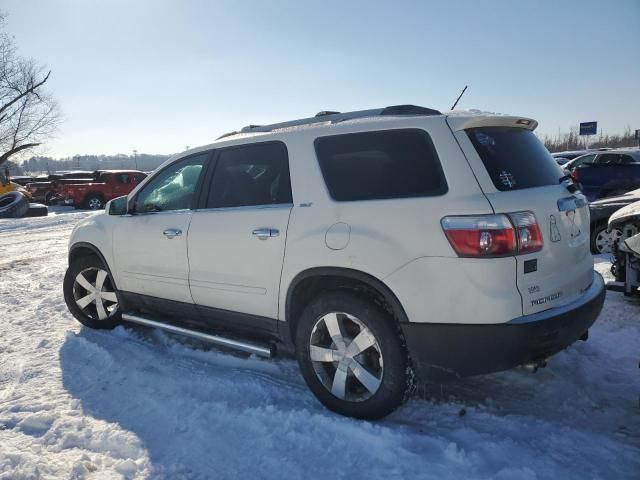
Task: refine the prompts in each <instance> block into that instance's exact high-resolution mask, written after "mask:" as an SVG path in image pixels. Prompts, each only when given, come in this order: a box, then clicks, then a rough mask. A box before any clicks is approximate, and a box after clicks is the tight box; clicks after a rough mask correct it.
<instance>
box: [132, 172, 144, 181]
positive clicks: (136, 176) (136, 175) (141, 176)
mask: <svg viewBox="0 0 640 480" xmlns="http://www.w3.org/2000/svg"><path fill="white" fill-rule="evenodd" d="M145 178H146V175H142V174H141V173H137V174H135V175H134V176H133V181H134V182H135V183H140V182H141V181H142V180H144V179H145Z"/></svg>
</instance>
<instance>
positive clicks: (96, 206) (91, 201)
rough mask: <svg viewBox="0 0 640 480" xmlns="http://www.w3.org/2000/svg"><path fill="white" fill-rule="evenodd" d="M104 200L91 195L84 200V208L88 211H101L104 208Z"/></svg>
mask: <svg viewBox="0 0 640 480" xmlns="http://www.w3.org/2000/svg"><path fill="white" fill-rule="evenodd" d="M104 205H105V203H104V199H103V198H102V195H99V194H97V193H91V194H89V195H88V196H87V198H85V200H84V207H85V208H88V209H89V210H102V209H103V208H104Z"/></svg>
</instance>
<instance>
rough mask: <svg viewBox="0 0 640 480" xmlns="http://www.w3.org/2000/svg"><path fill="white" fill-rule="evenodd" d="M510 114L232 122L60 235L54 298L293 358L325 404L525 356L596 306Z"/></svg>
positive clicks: (372, 396)
mask: <svg viewBox="0 0 640 480" xmlns="http://www.w3.org/2000/svg"><path fill="white" fill-rule="evenodd" d="M536 126H537V122H536V121H534V120H531V119H527V118H520V117H510V116H496V115H476V114H468V113H448V114H442V113H440V112H438V111H435V110H431V109H428V108H423V107H415V106H410V105H403V106H395V107H387V108H382V109H375V110H366V111H360V112H349V113H337V112H321V113H320V114H318V115H316V116H315V117H312V118H307V119H303V120H297V121H292V122H286V123H281V124H275V125H268V126H250V127H246V128H244V129H242V131H240V132H233V133H231V134H228V135H225V136H223V137H221V138H220V139H218V140H217V141H216V142H214V143H212V144H211V145H207V146H204V147H200V148H196V149H192V150H189V151H187V152H184V153H181V154H179V155H176V156H174V157H173V158H171V159H170V160H168V161H167V162H166V163H165V164H164V165H162V166H161V167H160V168H158V169H157V170H156V171H155V172H154V173H153V174H152V175H151V176H149V177H148V178H147V179H146V180H145V181H144V182H143V183H142V184H141V185H139V186H138V187H137V188H136V189H135V190H134V191H133V192H132V193H131V194H130V195H128V196H127V197H121V198H119V199H115V200H113V201H111V202H109V204H108V205H107V213H106V214H99V215H95V216H92V217H90V218H88V219H86V220H84V221H83V222H81V223H80V224H79V225H78V227H77V228H76V229H75V230H74V232H73V234H72V236H71V240H70V251H69V268H68V270H67V274H66V276H65V281H64V295H65V300H66V302H67V305H68V307H69V309H70V311H71V313H72V314H73V315H74V316H75V317H76V318H77V319H78V320H79V321H80V322H82V323H83V324H84V325H86V326H89V327H92V328H113V327H115V326H116V325H118V324H120V323H121V322H123V321H129V322H135V323H140V324H144V325H149V326H153V327H159V328H163V329H165V330H168V331H170V332H176V333H182V334H186V335H191V336H196V337H199V338H203V339H206V340H209V341H212V342H215V343H217V344H219V345H224V346H227V347H232V348H238V349H240V350H244V351H247V352H251V353H255V354H258V355H264V356H271V355H273V354H275V353H276V352H277V353H281V354H287V353H289V354H295V356H296V357H297V360H298V362H299V365H300V368H301V370H302V374H303V376H304V378H305V380H306V382H307V384H308V386H309V388H310V389H311V390H312V391H313V393H314V394H315V395H316V396H317V397H318V399H319V400H320V401H321V402H322V403H323V404H324V405H326V406H327V407H328V408H330V409H332V410H334V411H336V412H339V413H342V414H345V415H351V416H354V417H360V418H370V419H373V418H379V417H382V416H384V415H386V414H388V413H389V412H391V411H392V410H394V409H395V408H396V407H397V406H398V405H399V404H400V403H401V402H402V400H403V399H404V398H406V396H407V394H408V393H409V391H410V390H411V385H412V381H413V377H414V372H415V373H416V374H417V376H418V377H419V378H421V379H423V380H425V381H429V382H442V381H445V380H448V379H452V378H459V377H463V376H468V375H476V374H482V373H489V372H495V371H499V370H504V369H509V368H513V367H515V366H519V365H529V366H539V365H542V364H543V363H544V360H545V359H546V358H547V357H549V356H550V355H552V354H554V353H556V352H558V351H560V350H562V349H564V348H565V347H567V346H568V345H570V344H571V343H573V342H574V341H576V340H577V339H579V338H582V339H586V337H587V332H588V329H589V327H590V326H591V324H592V323H593V322H594V321H595V319H596V317H597V316H598V314H599V313H600V310H601V308H602V304H603V301H604V286H603V281H602V278H601V277H600V276H599V275H598V274H597V273H594V270H593V259H592V257H591V254H590V251H589V211H588V208H587V204H586V202H585V199H584V197H583V196H582V195H581V194H580V193H578V192H575V191H574V190H575V187H574V186H573V185H571V184H570V183H569V181H568V180H565V178H563V172H562V171H561V169H560V167H558V165H557V164H556V162H555V161H554V160H553V158H551V155H550V154H549V153H548V152H547V151H546V150H545V148H544V146H543V145H542V144H541V143H540V141H539V140H538V139H537V138H536V137H535V135H534V134H533V130H534V128H535V127H536Z"/></svg>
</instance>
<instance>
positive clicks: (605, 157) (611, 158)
mask: <svg viewBox="0 0 640 480" xmlns="http://www.w3.org/2000/svg"><path fill="white" fill-rule="evenodd" d="M594 163H597V164H598V165H600V164H606V163H609V164H611V163H620V155H618V154H615V153H602V154H600V155H598V158H597V159H596V161H595V162H594Z"/></svg>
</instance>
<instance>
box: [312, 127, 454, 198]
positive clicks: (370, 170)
mask: <svg viewBox="0 0 640 480" xmlns="http://www.w3.org/2000/svg"><path fill="white" fill-rule="evenodd" d="M315 148H316V154H317V156H318V161H319V162H320V168H321V170H322V174H323V176H324V180H325V183H326V185H327V188H328V190H329V194H330V195H331V197H332V198H333V199H334V200H337V201H342V202H348V201H356V200H375V199H384V198H407V197H424V196H434V195H442V194H444V193H446V192H447V183H446V181H445V178H444V174H443V173H442V168H441V166H440V161H439V160H438V156H437V154H436V151H435V148H434V147H433V143H432V142H431V138H430V137H429V135H428V134H427V132H425V131H424V130H419V129H406V130H384V131H378V132H364V133H349V134H344V135H333V136H328V137H321V138H318V139H317V140H316V141H315Z"/></svg>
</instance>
